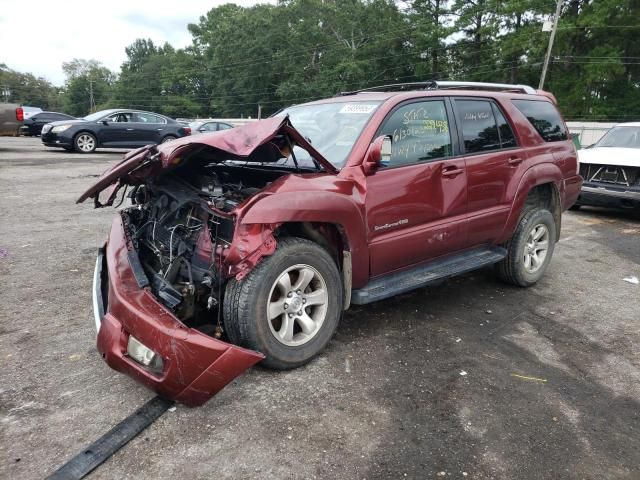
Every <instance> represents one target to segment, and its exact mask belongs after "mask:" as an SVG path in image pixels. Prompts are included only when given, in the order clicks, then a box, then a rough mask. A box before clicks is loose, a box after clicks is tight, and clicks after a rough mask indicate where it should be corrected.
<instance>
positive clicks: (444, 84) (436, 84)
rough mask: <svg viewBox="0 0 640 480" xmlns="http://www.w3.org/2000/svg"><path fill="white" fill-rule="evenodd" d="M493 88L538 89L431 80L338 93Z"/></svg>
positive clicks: (498, 84) (519, 90) (531, 90)
mask: <svg viewBox="0 0 640 480" xmlns="http://www.w3.org/2000/svg"><path fill="white" fill-rule="evenodd" d="M451 89H456V90H493V91H497V92H517V93H527V94H529V95H535V94H536V93H537V91H536V90H535V89H534V88H533V87H530V86H529V85H515V84H511V83H486V82H452V81H440V80H429V81H426V82H410V83H392V84H390V85H379V86H377V87H369V88H362V89H360V90H353V91H351V92H340V93H339V94H338V95H340V96H343V95H353V94H355V93H363V92H396V91H405V90H451Z"/></svg>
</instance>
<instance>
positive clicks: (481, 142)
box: [456, 100, 500, 153]
mask: <svg viewBox="0 0 640 480" xmlns="http://www.w3.org/2000/svg"><path fill="white" fill-rule="evenodd" d="M456 110H457V111H458V116H459V117H460V122H461V123H462V136H463V137H464V150H465V152H466V153H477V152H486V151H491V150H498V149H499V148H500V135H499V134H498V126H497V124H496V119H495V117H494V115H493V109H492V108H491V102H488V101H486V100H456Z"/></svg>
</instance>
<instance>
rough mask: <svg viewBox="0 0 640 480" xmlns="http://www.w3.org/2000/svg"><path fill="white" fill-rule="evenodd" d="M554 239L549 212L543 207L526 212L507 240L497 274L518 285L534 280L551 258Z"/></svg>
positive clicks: (554, 228) (553, 227)
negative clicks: (505, 254) (503, 256)
mask: <svg viewBox="0 0 640 480" xmlns="http://www.w3.org/2000/svg"><path fill="white" fill-rule="evenodd" d="M555 239H556V223H555V220H554V218H553V215H551V212H549V211H548V210H545V209H543V208H535V209H533V210H530V211H529V212H527V213H526V214H525V215H524V216H523V217H522V218H521V219H520V221H519V222H518V226H517V227H516V231H515V232H514V234H513V236H512V237H511V240H509V243H508V244H507V256H506V257H505V258H504V260H502V261H501V262H500V263H498V264H497V265H496V270H497V272H498V275H499V276H500V278H501V279H503V280H504V281H506V282H508V283H511V284H513V285H517V286H520V287H529V286H531V285H533V284H534V283H536V282H537V281H538V280H540V278H541V277H542V275H544V272H545V271H546V269H547V266H548V265H549V262H550V261H551V256H552V255H553V249H554V246H555Z"/></svg>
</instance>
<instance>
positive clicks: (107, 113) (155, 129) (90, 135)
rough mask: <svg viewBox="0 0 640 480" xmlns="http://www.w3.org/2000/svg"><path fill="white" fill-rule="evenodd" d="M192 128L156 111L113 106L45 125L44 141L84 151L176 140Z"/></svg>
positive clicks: (52, 144)
mask: <svg viewBox="0 0 640 480" xmlns="http://www.w3.org/2000/svg"><path fill="white" fill-rule="evenodd" d="M190 134H191V129H190V128H189V127H187V126H184V125H181V124H180V123H178V122H176V121H175V120H173V119H171V118H169V117H165V116H164V115H160V114H158V113H153V112H143V111H140V110H124V109H111V110H102V111H100V112H96V113H92V114H91V115H87V116H86V117H84V118H81V119H76V120H62V121H58V122H53V123H49V124H46V125H45V126H44V127H43V128H42V143H44V144H45V145H46V146H47V147H62V148H64V149H66V150H75V151H76V152H80V153H91V152H93V151H94V150H95V149H96V148H101V147H109V148H138V147H143V146H145V145H151V144H158V143H164V142H169V141H171V140H175V139H176V138H180V137H184V136H186V135H190Z"/></svg>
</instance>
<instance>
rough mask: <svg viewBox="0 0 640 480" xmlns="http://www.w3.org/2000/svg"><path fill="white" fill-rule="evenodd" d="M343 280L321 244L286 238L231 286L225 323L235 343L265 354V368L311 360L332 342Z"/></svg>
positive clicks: (231, 283)
mask: <svg viewBox="0 0 640 480" xmlns="http://www.w3.org/2000/svg"><path fill="white" fill-rule="evenodd" d="M342 298H343V293H342V279H341V277H340V273H339V272H338V268H337V266H336V263H335V261H334V260H333V259H332V258H331V256H330V255H329V254H328V253H327V252H326V250H324V249H323V248H322V247H320V246H319V245H317V244H315V243H313V242H310V241H309V240H305V239H302V238H282V239H279V241H278V248H277V249H276V252H275V253H274V254H273V255H271V256H269V257H267V258H265V259H263V260H262V262H261V263H260V264H259V265H258V266H257V267H256V268H255V269H254V270H252V271H251V272H250V273H249V274H248V275H247V276H246V277H245V278H244V279H243V280H241V281H239V282H238V281H236V280H235V279H232V280H230V281H229V283H228V284H227V289H226V294H225V299H224V321H225V327H226V330H227V335H228V336H229V340H231V342H233V343H235V344H238V345H241V346H244V347H247V348H251V349H253V350H258V351H260V352H262V353H264V354H265V356H266V358H265V360H264V361H263V364H264V365H265V366H268V367H271V368H276V369H288V368H294V367H298V366H300V365H303V364H305V363H307V362H308V361H309V360H311V359H312V358H313V357H315V356H316V355H317V354H318V353H320V352H321V351H322V350H323V349H324V347H325V346H326V345H327V343H328V342H329V340H330V339H331V337H332V336H333V333H334V332H335V330H336V327H337V326H338V322H339V320H340V315H341V313H342Z"/></svg>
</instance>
